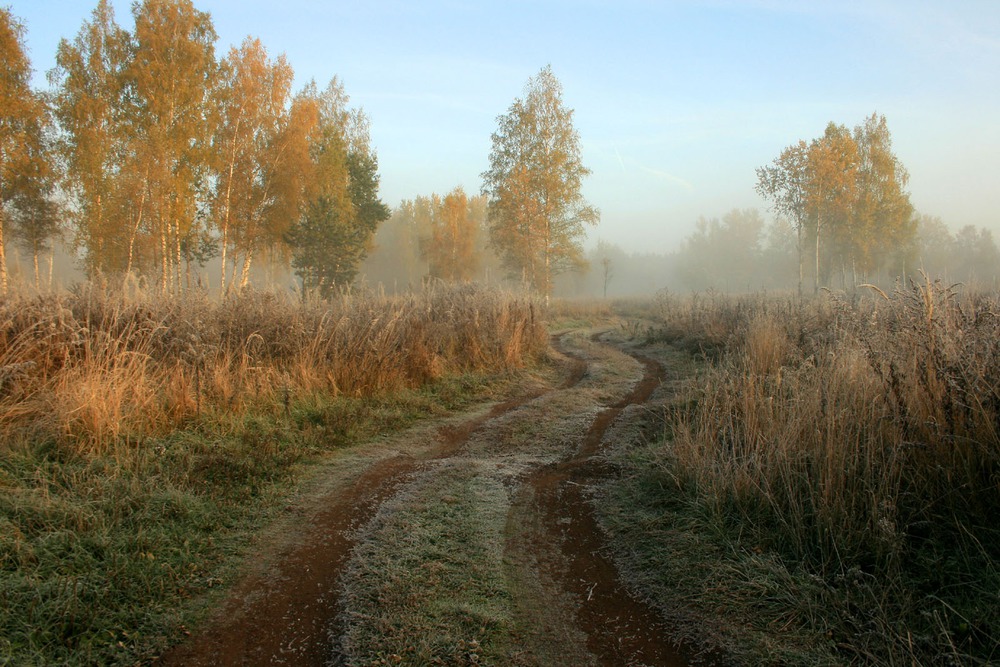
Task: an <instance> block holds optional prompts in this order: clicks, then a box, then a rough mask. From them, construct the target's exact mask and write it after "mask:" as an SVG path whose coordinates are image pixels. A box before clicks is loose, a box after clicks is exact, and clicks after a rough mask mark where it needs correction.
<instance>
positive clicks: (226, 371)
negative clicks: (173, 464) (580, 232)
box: [0, 285, 546, 454]
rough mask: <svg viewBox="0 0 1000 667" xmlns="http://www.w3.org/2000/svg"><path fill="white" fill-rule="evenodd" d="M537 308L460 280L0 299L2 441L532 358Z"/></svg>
mask: <svg viewBox="0 0 1000 667" xmlns="http://www.w3.org/2000/svg"><path fill="white" fill-rule="evenodd" d="M545 345H546V336H545V331H544V327H543V323H542V321H541V317H540V311H539V305H538V303H536V302H535V301H533V300H532V299H530V298H527V297H520V296H514V295H511V294H507V293H502V292H498V291H489V290H484V289H480V288H476V287H470V286H459V287H443V286H438V287H434V288H431V289H428V290H426V291H423V292H420V293H414V294H409V295H405V296H396V297H387V296H384V295H381V294H377V293H363V294H344V295H342V296H340V297H338V298H336V299H334V300H332V301H313V302H307V303H303V302H301V301H298V300H295V299H293V298H291V297H290V296H289V297H287V298H286V297H282V296H278V295H276V294H273V293H266V292H253V291H251V292H248V293H246V294H245V295H243V296H241V297H239V298H235V299H230V300H227V301H225V302H221V303H219V302H216V301H213V300H211V299H210V298H208V297H207V296H206V295H204V294H202V293H199V292H191V293H187V294H185V295H183V296H176V297H163V296H161V295H158V294H153V293H146V292H143V291H141V290H139V289H136V288H135V287H134V286H126V287H125V288H123V289H120V290H117V291H114V290H107V289H101V288H98V287H95V286H92V285H87V286H83V287H80V288H78V289H76V290H75V291H73V292H71V293H67V294H62V295H45V296H37V295H21V294H15V295H11V296H8V297H5V298H3V299H2V300H0V437H4V436H6V438H5V439H7V440H10V439H11V438H12V437H13V436H14V435H15V434H17V435H20V436H22V437H23V436H25V435H27V436H28V437H31V438H36V439H46V438H50V439H54V440H56V441H57V442H58V443H60V445H61V446H65V447H69V448H71V449H72V450H73V451H74V452H76V453H81V454H87V453H90V454H96V453H106V452H107V451H109V449H112V448H115V447H118V446H121V445H123V444H124V445H127V443H128V442H129V441H130V440H134V439H137V438H142V437H145V436H152V435H160V434H163V433H165V432H167V431H169V430H171V429H175V428H177V427H178V426H181V425H183V424H185V423H186V422H187V421H189V420H191V419H193V418H197V417H198V416H201V415H211V414H212V413H219V412H225V413H228V414H233V413H241V412H245V411H248V410H250V409H254V410H272V411H273V410H281V409H287V406H288V404H289V402H291V401H294V400H296V399H297V398H299V397H302V396H306V395H309V394H312V393H316V392H323V393H327V394H333V395H341V394H343V395H350V396H366V395H372V394H380V393H385V392H391V391H393V390H395V389H400V388H404V387H415V386H419V385H421V384H423V383H425V382H427V381H429V380H433V379H436V378H439V377H441V376H443V375H445V374H450V373H463V372H471V371H502V370H504V369H513V368H517V367H520V366H522V365H523V364H525V363H526V362H527V361H528V360H529V359H530V358H532V357H533V356H535V355H538V354H540V353H541V351H542V350H543V349H544V348H545Z"/></svg>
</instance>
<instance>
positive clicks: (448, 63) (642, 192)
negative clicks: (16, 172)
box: [0, 0, 1000, 251]
mask: <svg viewBox="0 0 1000 667" xmlns="http://www.w3.org/2000/svg"><path fill="white" fill-rule="evenodd" d="M2 1H3V0H0V2H2ZM7 1H8V2H9V3H10V6H11V9H12V10H13V12H14V14H15V15H16V16H18V17H19V18H21V19H22V20H23V21H24V23H25V25H26V28H27V40H28V46H29V49H30V56H31V58H32V62H33V65H34V67H35V68H36V70H38V71H39V72H40V73H44V71H46V70H48V69H49V68H50V67H52V65H53V58H54V54H55V49H56V45H57V43H58V41H59V38H60V37H73V36H74V35H75V34H76V33H77V31H78V30H79V29H80V26H81V24H82V22H83V21H84V20H85V19H88V18H89V16H90V13H91V11H92V10H93V8H94V6H95V5H96V0H7ZM113 4H114V6H115V9H116V13H117V18H118V21H119V23H121V24H122V25H124V26H126V27H131V13H130V4H131V3H129V2H125V1H124V0H115V1H114V3H113ZM195 5H196V6H197V7H198V8H199V9H202V10H205V11H208V12H210V13H211V14H212V17H213V19H214V22H215V27H216V30H217V32H218V34H219V43H218V45H217V50H218V51H219V53H220V55H221V54H222V53H223V52H224V51H226V50H228V48H229V46H230V45H232V44H238V43H239V42H240V41H242V39H243V38H244V37H245V36H246V35H248V34H252V35H255V36H258V37H260V38H261V39H262V41H263V42H264V44H265V45H266V46H267V48H268V49H269V51H270V52H271V54H272V55H276V54H278V53H282V52H284V53H285V54H286V55H287V57H288V59H289V61H290V63H291V64H292V66H293V67H294V68H295V71H296V80H297V86H301V85H302V84H303V83H304V82H305V81H307V80H308V79H310V78H315V79H316V80H317V81H318V82H319V83H320V84H321V85H324V84H325V83H326V82H328V81H329V79H330V78H331V77H333V76H334V75H337V76H339V77H340V78H341V80H342V81H343V82H344V85H345V87H346V90H347V92H348V94H349V95H350V96H351V98H352V102H353V103H354V104H355V105H359V106H362V107H363V108H364V109H365V110H366V111H367V113H368V114H369V116H370V117H371V121H372V137H373V140H374V144H375V147H376V149H377V151H378V155H379V163H380V172H381V175H382V196H383V199H384V200H385V201H386V203H387V204H389V205H391V206H396V205H397V204H398V203H399V202H400V200H401V199H404V198H412V197H414V196H416V195H421V194H429V193H431V192H438V193H443V192H446V191H448V190H450V189H451V188H453V187H455V186H456V185H462V186H464V187H465V189H466V191H468V192H478V190H479V187H480V178H479V174H480V173H481V172H482V171H483V170H484V169H485V168H486V165H487V158H488V155H489V150H490V133H491V132H492V131H493V130H494V128H495V125H496V117H497V115H499V114H501V113H504V112H505V111H506V110H507V108H508V107H509V106H510V104H511V102H512V101H513V99H514V98H515V97H517V96H519V95H521V93H522V90H523V87H524V84H525V82H526V81H527V79H528V78H529V77H531V76H533V75H534V74H536V73H537V72H538V70H539V69H541V68H542V67H544V66H545V65H547V64H551V65H552V68H553V71H554V72H555V74H556V76H557V77H558V78H559V79H560V80H561V81H562V83H563V87H564V100H565V102H566V104H567V105H569V106H571V107H573V108H574V109H575V110H576V116H575V122H576V127H577V129H578V131H579V133H580V136H581V139H582V144H583V155H584V161H585V164H586V165H587V166H589V167H590V168H591V169H592V170H593V175H592V176H591V177H590V178H589V179H588V180H587V182H586V184H585V194H586V195H587V197H588V199H589V200H590V201H591V203H593V204H594V205H596V206H598V207H599V208H600V209H601V211H602V221H601V224H600V226H599V227H598V228H597V229H596V230H594V231H592V232H591V234H590V237H591V239H592V240H593V239H597V238H603V239H606V240H611V241H614V242H616V243H619V244H620V245H622V246H623V247H625V248H626V249H628V250H648V251H661V250H668V249H671V248H673V247H674V246H675V245H676V244H677V242H678V241H680V240H681V239H683V238H684V237H685V236H686V235H688V234H689V233H690V232H691V230H692V229H693V223H694V221H695V219H696V218H697V217H698V216H699V215H705V216H709V217H712V216H721V215H722V214H724V213H725V212H726V211H728V210H729V209H731V208H733V207H748V206H757V207H759V208H761V209H762V210H763V209H765V208H766V205H765V204H764V202H762V201H760V199H759V198H758V197H757V196H756V195H755V193H754V191H753V187H754V182H755V174H754V169H755V168H756V167H758V166H761V165H763V164H765V163H767V162H769V161H770V160H772V159H773V158H774V157H775V156H776V155H777V154H778V153H779V152H780V151H781V149H782V148H783V147H785V146H787V145H788V144H791V143H794V142H796V141H797V140H799V139H807V140H808V139H811V138H813V137H815V136H818V135H820V134H821V133H822V132H823V129H824V127H825V125H826V123H827V122H828V121H831V120H833V121H835V122H837V123H843V124H846V125H848V126H854V125H856V124H858V123H860V122H862V120H863V119H864V118H865V117H866V116H867V115H870V114H871V113H872V112H874V111H877V112H879V113H882V114H885V115H886V117H887V119H888V122H889V127H890V129H891V131H892V134H893V139H894V142H895V149H896V153H897V155H898V156H899V157H900V158H901V159H902V161H903V163H904V164H905V165H906V166H907V168H908V169H909V171H910V174H911V181H910V190H911V193H912V200H913V202H914V204H915V205H916V207H917V209H918V210H919V211H920V212H922V213H928V214H932V215H939V216H941V217H942V218H943V219H944V220H945V222H947V223H948V224H949V225H951V226H952V227H953V228H958V227H960V226H962V225H965V224H974V225H977V226H987V227H990V228H992V229H993V230H994V233H1000V124H998V121H1000V113H998V112H1000V2H997V1H996V0H964V1H963V0H958V1H948V0H940V1H938V2H930V1H927V0H910V1H901V0H898V1H897V0H865V1H863V2H819V1H816V2H810V1H809V0H799V1H795V0H745V1H740V0H714V1H708V2H695V1H693V0H691V1H682V0H676V1H656V0H617V1H614V0H582V1H576V2H571V1H569V0H538V1H535V2H528V1H522V0H515V1H513V2H502V3H487V2H473V1H469V0H429V1H422V2H416V1H415V2H404V1H401V0H396V1H393V0H367V1H366V0H361V1H360V2H358V1H350V2H348V1H347V0H341V1H339V2H311V1H306V0H284V1H282V0H195ZM37 81H38V82H39V85H44V79H43V78H42V77H38V78H37Z"/></svg>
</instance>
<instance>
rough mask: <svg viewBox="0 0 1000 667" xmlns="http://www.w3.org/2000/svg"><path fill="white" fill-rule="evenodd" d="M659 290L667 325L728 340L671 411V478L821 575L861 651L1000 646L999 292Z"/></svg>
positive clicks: (957, 659) (923, 656)
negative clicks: (678, 295) (810, 294)
mask: <svg viewBox="0 0 1000 667" xmlns="http://www.w3.org/2000/svg"><path fill="white" fill-rule="evenodd" d="M661 304H662V306H663V317H664V318H665V321H664V325H663V327H662V330H661V335H662V336H663V337H665V338H669V339H671V340H675V341H676V340H682V341H685V342H686V343H687V344H689V345H690V346H691V347H692V348H701V349H713V350H716V351H718V352H719V353H718V355H716V356H717V360H716V361H715V362H714V363H713V364H712V365H711V366H710V367H709V369H708V370H707V371H706V372H705V373H704V375H703V376H702V377H701V378H700V379H699V381H698V383H696V384H695V385H693V386H692V388H691V390H690V394H689V395H688V402H687V403H686V405H685V407H683V408H681V409H678V410H676V411H675V412H674V413H673V414H672V416H671V417H670V419H669V424H668V426H669V429H670V432H671V436H672V442H671V443H670V445H669V447H665V448H664V449H663V450H662V459H661V465H662V466H663V469H664V470H665V471H666V472H667V474H669V475H670V476H671V477H672V479H673V480H674V482H675V483H676V485H677V487H678V488H679V489H683V490H684V491H685V492H686V493H687V494H689V495H690V496H691V497H692V498H694V499H695V501H696V502H697V503H699V505H700V506H701V507H703V508H704V511H705V512H706V513H707V514H708V515H709V516H711V517H712V521H713V522H715V523H716V525H717V526H719V527H720V530H722V531H723V532H725V533H727V534H730V535H738V536H739V538H738V540H739V542H740V546H741V548H748V549H752V550H757V549H763V550H765V551H770V552H776V553H778V554H780V555H781V557H782V558H784V559H785V560H786V562H787V563H789V564H790V566H791V567H792V568H794V569H798V570H801V571H804V572H807V573H809V575H810V576H813V577H816V578H817V581H819V582H822V584H823V585H824V586H826V589H824V590H826V591H827V593H828V594H824V595H826V597H824V600H825V602H824V604H825V605H827V606H828V607H829V608H828V609H826V610H824V611H823V612H822V613H824V614H829V615H830V616H836V617H837V618H839V619H840V621H839V622H840V623H841V625H840V626H837V627H836V628H835V629H834V630H831V631H830V632H831V636H832V637H833V638H834V640H835V641H837V642H838V643H839V650H840V651H841V652H842V653H843V654H845V655H847V656H849V659H850V660H851V661H858V662H863V663H869V662H877V663H882V664H897V663H898V664H911V663H912V664H925V662H927V661H930V662H933V663H938V662H940V663H942V664H944V663H948V664H979V663H981V662H982V661H984V660H985V661H988V660H996V659H997V658H1000V648H998V647H1000V641H998V637H1000V530H998V527H997V524H996V520H997V517H1000V335H998V333H1000V299H998V297H997V296H996V295H983V294H972V293H966V292H963V291H961V290H960V289H958V288H955V287H947V286H944V285H941V284H939V283H935V282H931V281H929V280H924V281H922V282H917V283H911V284H910V285H908V286H905V287H903V286H901V287H899V288H898V289H896V290H895V291H894V292H893V293H892V294H885V293H883V292H881V291H879V290H876V289H871V290H870V292H869V293H867V294H864V295H854V296H852V297H848V296H846V295H841V296H837V295H833V294H828V295H827V296H825V297H824V298H822V299H819V300H816V301H812V302H802V301H798V300H795V299H791V298H785V299H775V298H770V299H769V298H764V297H760V296H758V297H748V298H743V299H730V298H728V297H721V296H717V295H709V296H708V297H705V296H702V297H700V298H699V299H694V300H688V301H686V302H683V303H682V302H681V301H680V300H676V299H672V297H669V296H665V297H663V298H662V299H661ZM914 661H916V662H914Z"/></svg>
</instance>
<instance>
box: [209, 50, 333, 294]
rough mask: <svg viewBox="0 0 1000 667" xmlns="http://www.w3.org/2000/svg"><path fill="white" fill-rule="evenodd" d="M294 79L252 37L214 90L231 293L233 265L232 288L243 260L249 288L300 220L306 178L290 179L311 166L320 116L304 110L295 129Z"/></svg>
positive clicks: (219, 217) (218, 191) (229, 59)
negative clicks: (258, 262)
mask: <svg viewBox="0 0 1000 667" xmlns="http://www.w3.org/2000/svg"><path fill="white" fill-rule="evenodd" d="M292 77H293V73H292V68H291V67H290V66H289V65H288V63H287V62H286V60H285V58H284V56H279V57H278V58H277V59H275V60H273V61H272V60H270V59H269V58H268V55H267V50H266V49H265V48H264V46H263V44H261V42H260V40H258V39H252V38H249V37H248V38H247V39H246V40H244V42H243V44H242V45H241V46H240V47H239V48H236V47H233V48H232V49H231V50H230V51H229V54H228V55H227V56H226V57H225V58H224V59H223V61H222V62H221V64H220V68H219V80H218V84H217V85H216V87H215V89H214V110H215V111H216V113H217V114H218V121H217V123H216V124H215V135H214V138H213V142H212V150H213V157H214V165H215V182H216V188H215V192H214V195H213V197H212V201H211V208H212V215H213V220H214V222H215V226H216V228H217V229H218V231H219V235H220V251H221V256H222V275H221V278H220V283H219V285H220V290H221V292H222V293H223V294H225V293H226V291H227V288H226V271H227V267H228V262H230V261H232V264H233V269H232V271H233V277H232V280H231V281H230V285H232V284H233V283H236V282H237V278H236V271H237V266H238V265H239V264H240V262H239V259H240V257H242V259H243V262H242V267H243V268H242V273H241V275H240V278H239V282H238V283H237V284H238V286H240V287H242V286H244V285H246V282H247V280H248V279H249V273H250V265H251V262H252V260H253V257H254V253H255V252H257V251H260V250H261V249H263V248H266V247H268V246H273V245H276V244H279V243H281V242H282V239H283V235H284V233H285V232H286V231H287V227H288V225H289V224H290V222H291V221H292V220H294V219H295V217H296V215H297V211H298V207H299V203H300V199H301V197H300V195H301V190H302V186H301V179H296V178H295V177H294V176H292V175H291V174H287V173H283V172H284V171H286V170H294V169H304V168H305V167H306V165H307V164H308V154H307V152H306V151H307V149H305V148H304V147H305V145H306V144H305V142H306V141H307V137H308V134H309V133H310V132H311V130H312V125H313V124H314V123H315V116H314V114H313V115H309V116H306V117H304V116H302V110H301V109H299V108H298V107H296V108H295V115H294V122H295V123H297V125H295V126H294V127H290V123H292V122H293V117H292V114H291V113H290V110H289V109H288V107H289V102H290V96H291V85H292ZM296 142H297V143H298V146H299V150H296V149H295V147H296ZM289 200H291V201H289Z"/></svg>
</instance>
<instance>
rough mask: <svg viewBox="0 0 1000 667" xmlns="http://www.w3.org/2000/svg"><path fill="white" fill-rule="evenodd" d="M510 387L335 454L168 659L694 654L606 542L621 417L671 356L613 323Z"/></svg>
mask: <svg viewBox="0 0 1000 667" xmlns="http://www.w3.org/2000/svg"><path fill="white" fill-rule="evenodd" d="M554 348H555V351H554V353H553V354H554V356H555V357H556V359H557V366H558V368H559V370H558V372H556V373H554V374H552V375H549V376H545V377H541V376H539V377H537V378H535V379H534V380H533V381H532V382H529V383H527V384H526V386H525V387H523V389H522V391H521V392H520V393H519V395H518V396H516V397H514V398H512V399H511V400H509V401H507V402H504V403H501V404H496V405H490V406H485V407H483V408H481V409H479V410H478V411H475V412H471V413H467V414H464V415H461V416H457V417H453V418H450V419H448V420H445V421H443V422H437V423H434V424H427V423H425V424H423V425H421V426H420V427H418V428H415V429H411V430H409V431H407V432H405V433H402V434H397V435H394V436H392V437H389V438H386V439H384V440H381V441H379V442H374V443H371V444H370V445H368V446H365V447H361V448H357V450H356V451H354V450H352V451H351V452H350V453H349V454H346V455H345V456H344V457H342V458H339V459H337V460H336V461H334V462H331V463H330V464H329V465H328V466H326V467H325V468H324V470H322V471H321V472H320V473H319V474H317V475H316V477H315V479H314V480H313V481H312V483H311V484H310V485H309V489H308V492H307V493H304V494H303V495H302V497H301V498H299V499H298V500H296V501H295V502H294V503H293V504H291V505H290V506H289V507H288V512H287V514H288V516H287V518H286V520H284V521H282V522H280V525H279V526H278V527H276V529H275V530H274V531H273V533H272V534H270V535H269V536H267V537H266V538H265V540H264V541H263V542H262V543H261V545H260V548H259V553H260V557H259V558H258V559H257V561H256V563H254V564H253V566H252V567H251V569H250V571H248V572H247V573H246V575H245V576H244V577H243V578H242V580H241V581H240V583H239V584H237V585H236V586H235V587H234V588H233V590H232V592H231V594H230V595H229V597H228V598H227V599H226V600H225V601H223V603H222V604H221V606H220V608H219V611H218V613H217V614H215V615H214V617H213V620H212V621H211V622H210V623H209V624H208V626H207V627H206V628H204V629H203V630H201V631H199V632H198V633H197V634H196V635H195V636H194V637H193V638H192V639H191V641H189V642H187V643H186V644H183V645H181V646H179V647H176V648H175V649H174V650H173V651H171V652H169V653H168V654H166V655H164V656H163V658H162V663H163V664H165V665H265V664H275V665H325V664H366V665H367V664H501V665H506V664H511V665H561V664H564V665H682V664H684V662H683V661H682V659H681V657H680V656H679V654H678V653H677V652H676V651H675V650H674V648H673V647H672V645H671V642H670V640H669V635H670V633H669V631H668V629H666V628H664V627H662V626H661V625H660V621H659V620H658V618H657V616H656V614H655V613H654V612H652V611H651V609H650V608H649V607H647V606H646V605H645V604H643V603H641V602H639V601H637V600H635V599H633V598H632V597H630V595H629V594H628V592H627V589H626V587H625V586H624V585H623V584H622V582H621V581H619V579H618V576H617V573H616V570H615V568H614V566H613V564H612V563H611V562H610V561H609V560H608V559H607V558H606V557H605V555H604V553H603V550H602V535H601V532H600V530H599V529H598V526H597V523H596V521H595V519H594V515H593V512H592V509H591V505H590V502H589V498H590V492H591V490H592V489H593V487H594V485H595V484H596V483H597V482H598V481H599V480H600V479H602V478H603V477H606V476H607V475H608V474H610V472H611V471H609V470H608V469H607V467H606V465H605V464H604V463H602V459H601V457H600V451H601V448H602V445H603V438H604V435H605V432H606V430H607V429H608V427H609V425H610V424H612V423H613V422H614V420H615V419H616V418H617V417H619V415H620V414H621V412H622V410H623V409H624V408H626V407H627V406H630V405H636V404H641V403H642V402H644V401H645V400H647V399H648V397H649V396H650V394H651V393H652V391H653V390H654V389H655V388H656V386H657V385H658V383H659V382H660V379H661V376H662V373H663V370H662V369H661V368H660V367H659V365H658V364H656V363H655V362H653V361H649V360H644V361H639V360H637V359H635V358H633V357H630V356H628V355H626V354H624V353H622V352H621V351H619V350H617V349H615V347H614V346H611V345H608V344H605V343H603V342H602V341H601V340H600V337H599V336H598V335H585V334H583V333H571V334H567V335H563V336H560V337H558V338H556V339H554Z"/></svg>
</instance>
